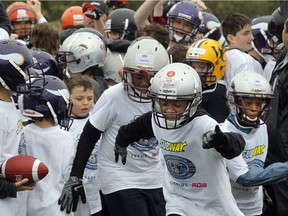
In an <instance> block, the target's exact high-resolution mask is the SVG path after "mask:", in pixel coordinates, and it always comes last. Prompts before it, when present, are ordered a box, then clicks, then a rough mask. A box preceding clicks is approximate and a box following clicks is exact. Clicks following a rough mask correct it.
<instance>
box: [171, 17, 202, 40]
mask: <svg viewBox="0 0 288 216" xmlns="http://www.w3.org/2000/svg"><path fill="white" fill-rule="evenodd" d="M177 19H178V20H182V21H185V22H188V23H189V24H190V25H191V27H192V30H191V31H190V32H187V31H184V30H182V29H180V28H176V27H173V22H174V21H175V20H177ZM167 28H168V30H169V37H170V40H172V41H174V42H176V43H181V44H189V43H192V42H193V40H194V39H195V37H196V35H197V33H198V31H199V26H198V25H197V24H195V23H191V22H190V21H189V20H186V19H183V18H177V17H171V18H168V20H167ZM177 33H178V34H183V36H179V35H178V34H177Z"/></svg>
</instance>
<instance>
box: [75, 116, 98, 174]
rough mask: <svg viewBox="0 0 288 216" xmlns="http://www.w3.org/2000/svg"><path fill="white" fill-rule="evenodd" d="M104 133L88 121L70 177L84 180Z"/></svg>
mask: <svg viewBox="0 0 288 216" xmlns="http://www.w3.org/2000/svg"><path fill="white" fill-rule="evenodd" d="M101 134H102V132H101V131H100V130H98V129H97V128H95V127H94V126H93V125H92V124H91V123H90V121H89V120H88V121H87V123H86V124H85V126H84V128H83V132H82V133H81V136H80V139H79V142H78V145H77V151H76V155H75V158H74V161H73V166H72V170H71V173H70V176H77V177H78V178H82V176H83V173H84V169H85V166H86V164H87V161H88V159H89V157H90V155H91V152H92V151H93V149H94V146H95V143H97V141H98V140H99V138H100V136H101Z"/></svg>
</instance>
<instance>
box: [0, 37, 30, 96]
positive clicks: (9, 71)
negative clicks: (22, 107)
mask: <svg viewBox="0 0 288 216" xmlns="http://www.w3.org/2000/svg"><path fill="white" fill-rule="evenodd" d="M0 47H1V49H0V67H1V70H0V83H1V84H2V86H3V87H4V88H6V89H8V90H11V91H13V92H17V93H25V92H26V91H27V90H28V89H27V84H26V81H28V79H29V78H30V75H31V74H32V73H34V72H33V69H32V67H33V66H34V65H35V62H34V59H33V56H32V54H31V52H30V50H29V49H28V48H27V47H26V46H25V45H24V44H22V43H20V42H17V41H10V40H0Z"/></svg>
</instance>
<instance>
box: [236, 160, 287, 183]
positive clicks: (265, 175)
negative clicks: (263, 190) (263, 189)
mask: <svg viewBox="0 0 288 216" xmlns="http://www.w3.org/2000/svg"><path fill="white" fill-rule="evenodd" d="M287 177H288V162H285V163H274V164H271V165H270V166H268V167H266V168H265V169H263V168H262V167H252V168H249V171H248V172H246V173H244V174H243V175H240V176H239V177H238V178H237V180H236V182H237V183H238V184H240V185H242V186H246V187H252V186H259V185H268V184H274V183H277V182H279V181H283V180H286V179H287Z"/></svg>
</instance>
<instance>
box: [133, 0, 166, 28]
mask: <svg viewBox="0 0 288 216" xmlns="http://www.w3.org/2000/svg"><path fill="white" fill-rule="evenodd" d="M159 1H160V0H155V1H151V0H146V1H145V2H143V4H142V5H140V7H139V8H138V9H137V11H136V13H135V14H134V22H135V24H136V26H137V28H138V29H140V28H143V27H144V26H146V25H150V23H149V21H148V17H149V16H150V15H151V14H152V11H153V9H154V7H155V6H156V5H157V4H158V2H159Z"/></svg>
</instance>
